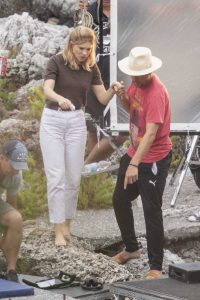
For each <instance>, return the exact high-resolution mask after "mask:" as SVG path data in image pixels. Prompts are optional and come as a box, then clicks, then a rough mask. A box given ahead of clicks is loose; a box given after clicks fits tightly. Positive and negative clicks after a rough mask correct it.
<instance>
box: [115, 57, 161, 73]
mask: <svg viewBox="0 0 200 300" xmlns="http://www.w3.org/2000/svg"><path fill="white" fill-rule="evenodd" d="M151 58H152V66H151V68H148V69H144V70H140V71H136V70H132V69H131V68H130V67H129V57H125V58H123V59H122V60H119V61H118V67H119V69H120V70H121V71H122V72H123V73H125V74H127V75H130V76H142V75H147V74H150V73H152V72H154V71H156V70H158V69H159V68H160V67H161V66H162V60H161V59H159V58H158V57H155V56H152V57H151Z"/></svg>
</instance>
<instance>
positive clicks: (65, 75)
mask: <svg viewBox="0 0 200 300" xmlns="http://www.w3.org/2000/svg"><path fill="white" fill-rule="evenodd" d="M95 50H96V37H95V34H94V32H93V31H92V30H91V29H89V28H87V27H84V26H78V27H76V28H75V29H74V30H73V31H72V32H71V34H70V36H69V40H68V43H67V46H66V48H65V49H64V51H63V52H62V53H59V54H57V55H54V56H53V57H51V58H50V60H49V63H48V65H47V70H46V75H45V82H44V93H45V96H46V105H45V108H44V110H43V114H42V119H41V127H40V145H41V149H42V155H43V160H44V168H45V173H46V176H47V193H48V207H49V216H50V222H51V223H53V224H54V226H55V245H56V246H65V245H66V244H67V243H66V240H65V238H66V239H67V240H68V241H69V240H70V223H71V220H72V219H73V218H74V216H75V212H76V207H77V199H78V191H79V185H80V179H81V171H82V168H83V164H84V152H85V143H86V125H85V118H84V111H83V109H84V106H85V104H86V96H87V92H88V90H89V89H90V88H92V90H93V91H94V93H95V95H96V96H97V98H98V100H99V101H100V102H101V103H102V104H104V105H106V104H107V103H108V102H109V101H110V99H111V98H112V97H113V95H114V89H115V88H116V84H117V83H115V84H112V86H111V87H110V88H109V89H108V90H107V91H106V90H105V88H104V85H103V83H102V80H101V75H100V72H99V69H98V67H97V65H96V63H95Z"/></svg>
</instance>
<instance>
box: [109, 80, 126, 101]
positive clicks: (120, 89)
mask: <svg viewBox="0 0 200 300" xmlns="http://www.w3.org/2000/svg"><path fill="white" fill-rule="evenodd" d="M111 88H112V89H113V91H114V92H115V94H116V95H117V96H118V97H122V96H124V94H125V86H124V82H123V81H120V82H118V81H117V82H114V83H112V84H111Z"/></svg>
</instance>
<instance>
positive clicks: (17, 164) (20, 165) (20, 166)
mask: <svg viewBox="0 0 200 300" xmlns="http://www.w3.org/2000/svg"><path fill="white" fill-rule="evenodd" d="M10 162H11V165H12V167H13V169H15V170H28V164H27V162H25V161H13V160H11V161H10Z"/></svg>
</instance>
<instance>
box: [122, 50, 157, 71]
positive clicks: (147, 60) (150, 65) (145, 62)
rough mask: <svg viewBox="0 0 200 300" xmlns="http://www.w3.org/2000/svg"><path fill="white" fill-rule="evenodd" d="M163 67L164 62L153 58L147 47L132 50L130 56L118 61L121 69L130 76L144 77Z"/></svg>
mask: <svg viewBox="0 0 200 300" xmlns="http://www.w3.org/2000/svg"><path fill="white" fill-rule="evenodd" d="M161 66H162V61H161V60H160V59H159V58H157V57H155V56H152V54H151V50H150V49H149V48H146V47H135V48H133V49H131V51H130V53H129V56H128V57H125V58H123V59H122V60H119V61H118V67H119V69H120V70H121V71H122V72H123V73H125V74H127V75H130V76H142V75H147V74H150V73H152V72H153V71H155V70H157V69H159V68H160V67H161Z"/></svg>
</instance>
